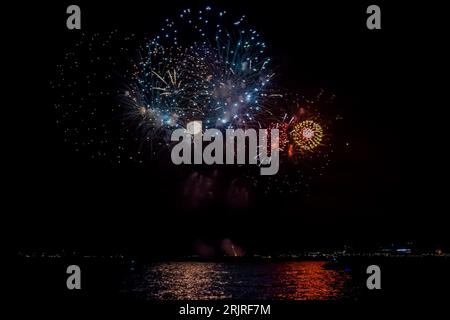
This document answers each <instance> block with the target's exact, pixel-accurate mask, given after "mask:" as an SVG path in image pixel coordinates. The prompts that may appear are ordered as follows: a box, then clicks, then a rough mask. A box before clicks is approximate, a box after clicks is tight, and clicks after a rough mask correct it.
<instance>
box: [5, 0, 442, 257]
mask: <svg viewBox="0 0 450 320" xmlns="http://www.w3.org/2000/svg"><path fill="white" fill-rule="evenodd" d="M377 3H379V4H380V6H381V8H382V30H375V31H370V30H367V29H366V26H365V19H366V14H365V8H366V7H367V5H369V4H372V3H368V2H367V3H366V2H360V3H359V4H357V3H353V4H351V3H347V2H345V3H344V2H342V3H339V4H337V3H335V2H332V1H329V2H328V1H327V2H325V1H319V2H317V1H301V2H298V1H296V3H295V4H294V3H293V1H268V2H264V3H263V2H261V1H238V2H237V1H236V2H234V1H210V2H204V1H192V6H191V7H196V6H204V5H206V4H211V5H213V6H216V7H220V8H223V9H225V10H227V11H229V12H231V13H235V12H236V16H238V15H240V14H246V16H247V18H248V19H249V20H250V21H251V23H252V25H253V26H255V27H256V28H257V29H258V31H259V32H260V33H261V34H262V35H263V36H264V38H265V40H266V42H267V44H268V46H269V53H270V55H271V56H272V57H273V59H274V60H275V61H276V63H277V70H276V73H277V74H279V78H278V79H277V81H278V82H279V83H280V84H281V83H282V84H283V86H284V87H285V88H287V89H289V90H291V91H296V92H302V93H304V94H305V95H308V96H315V95H317V93H318V92H320V90H321V89H323V90H324V92H325V94H326V95H335V97H336V98H335V100H334V102H333V104H332V105H330V106H327V117H329V119H330V122H332V124H333V125H332V126H331V129H330V141H331V143H332V144H333V153H332V155H331V156H330V157H331V159H330V160H331V161H330V164H329V166H328V167H327V168H326V169H325V170H324V171H323V174H322V175H320V176H314V178H313V179H312V180H311V183H310V184H309V186H308V188H305V189H304V190H303V189H302V191H300V192H297V193H295V192H294V193H292V192H281V194H280V193H271V194H269V195H266V194H262V193H260V192H258V191H255V190H253V191H251V192H250V198H251V200H250V202H249V204H248V205H245V206H234V205H231V204H230V203H229V202H227V201H226V200H224V198H226V196H224V194H226V192H227V191H226V190H227V189H226V187H225V186H224V185H227V186H229V179H228V174H229V173H228V170H231V171H233V169H228V168H227V169H226V170H225V169H223V168H217V169H218V170H219V177H218V178H214V179H215V180H214V183H216V184H217V188H218V189H219V191H218V193H217V194H218V196H216V197H214V198H213V199H212V200H210V201H207V203H206V204H204V205H203V204H202V205H199V206H194V205H192V202H189V203H187V202H186V196H183V191H182V190H183V183H182V181H181V180H180V178H179V177H180V175H179V171H180V169H179V168H175V166H174V165H172V164H171V163H170V162H167V163H161V161H159V162H156V163H155V162H151V161H149V162H146V163H145V164H143V165H142V164H139V163H135V162H132V161H124V162H123V163H121V164H118V163H117V162H114V161H110V160H111V159H110V158H108V157H96V158H94V159H92V158H91V157H90V153H89V152H84V151H81V152H77V151H76V150H74V147H73V145H71V144H70V143H66V142H65V141H64V134H63V130H62V129H61V127H60V126H58V125H57V119H58V113H57V111H55V108H54V103H55V99H58V97H56V96H55V91H54V90H52V88H51V83H52V81H54V80H55V78H57V74H58V73H57V67H56V66H57V64H60V63H63V61H64V60H63V58H64V54H65V53H66V52H67V51H68V50H70V48H71V46H73V44H74V43H75V42H77V41H78V40H80V37H81V35H80V34H81V33H80V32H79V31H70V30H67V29H66V25H65V20H66V17H67V15H66V14H65V10H66V7H67V5H69V3H58V4H39V5H38V4H34V5H33V7H32V8H28V9H23V10H20V11H18V12H22V13H21V14H20V16H21V20H22V21H23V20H25V21H27V24H20V25H17V24H16V22H17V21H15V22H14V23H13V22H11V23H10V26H11V27H10V30H11V31H10V32H11V34H10V37H11V46H10V48H9V50H8V51H10V53H11V54H12V59H14V61H16V60H17V62H14V63H11V64H10V65H9V67H10V68H11V67H12V70H11V71H12V76H11V77H9V78H8V80H7V82H9V84H11V85H12V91H10V93H8V95H7V97H8V98H6V99H4V101H5V102H4V106H5V108H7V109H8V111H10V110H11V112H12V113H13V115H12V116H11V117H6V118H5V119H4V121H3V124H4V127H5V126H6V134H5V135H4V138H6V140H7V141H8V146H11V151H10V152H9V153H8V154H7V158H8V162H9V160H11V162H10V163H8V165H7V167H6V171H7V174H8V176H9V177H8V179H7V181H8V187H7V191H6V192H7V193H6V196H7V201H8V202H9V201H11V203H12V205H11V206H9V208H8V209H7V210H6V211H5V216H6V217H7V219H8V220H10V222H11V224H12V226H13V230H14V235H13V239H12V240H13V242H14V245H15V246H17V249H22V248H30V249H47V248H48V249H52V248H56V249H57V248H74V249H80V250H97V249H98V250H121V251H125V252H146V253H148V252H150V253H152V254H155V255H156V254H161V253H167V252H173V253H186V252H191V250H192V248H193V246H194V244H195V243H196V241H200V240H201V241H205V242H211V243H215V242H216V241H220V240H221V239H225V238H229V239H232V240H233V241H235V242H236V243H239V244H240V245H241V246H243V247H244V248H246V250H248V251H252V250H254V251H258V250H260V251H269V252H270V251H288V250H301V249H304V248H313V247H319V248H320V247H339V246H341V245H343V244H351V245H353V246H355V247H363V248H365V247H373V246H377V245H380V244H385V243H390V242H405V241H414V242H416V243H418V245H423V246H428V245H430V246H431V247H435V246H444V247H449V243H448V239H446V238H448V237H446V233H447V227H446V226H445V223H444V218H445V213H446V211H447V210H446V209H445V207H442V206H441V204H442V202H443V200H442V199H443V193H444V187H442V189H441V187H439V184H444V185H445V181H446V180H444V176H443V172H442V171H441V170H440V169H439V168H440V167H441V165H443V163H444V159H443V157H441V155H440V154H441V152H442V151H443V148H445V144H442V143H441V142H440V140H441V139H442V137H443V134H442V131H444V128H443V127H441V126H440V125H438V122H440V121H442V119H441V118H440V116H439V115H440V109H442V108H444V104H442V103H441V105H439V106H438V105H434V103H432V102H431V98H432V97H434V96H435V95H436V93H438V92H441V89H440V86H442V84H441V85H438V84H437V83H438V80H437V78H436V76H435V73H437V72H440V71H439V70H442V67H443V66H442V65H441V64H440V62H439V61H440V58H441V57H443V56H444V54H443V52H442V51H436V50H435V45H434V41H433V40H434V38H436V39H441V40H439V41H442V39H443V38H440V36H439V34H438V32H428V31H426V30H425V27H424V24H425V23H422V24H419V23H417V24H416V23H414V21H415V19H414V18H413V17H416V15H414V14H413V11H414V12H416V10H417V9H419V8H408V7H406V6H402V5H400V4H399V5H398V6H393V5H392V4H387V3H380V2H377ZM70 4H72V3H70ZM80 7H81V10H82V32H83V33H84V34H85V35H87V36H90V35H91V34H94V33H99V34H107V33H108V32H110V31H112V30H119V31H120V33H121V34H134V37H135V38H136V39H143V38H144V37H151V36H154V35H155V34H156V33H157V32H158V28H159V26H160V25H161V23H162V22H163V21H164V19H165V18H166V17H172V16H175V15H176V14H177V13H178V12H179V11H180V10H182V9H184V8H185V7H187V4H186V1H151V2H148V3H144V2H142V1H132V2H130V1H127V2H126V3H122V4H111V3H109V2H99V3H97V4H96V5H93V4H91V3H88V2H83V1H82V2H81V3H80ZM424 11H425V10H424ZM16 12H17V11H16ZM424 15H426V12H424ZM418 20H421V19H418ZM421 21H423V20H421ZM30 24H31V25H34V26H30ZM428 26H429V25H428ZM12 30H14V33H12V32H13V31H12ZM16 31H17V33H16ZM435 31H436V30H435ZM128 43H129V42H128ZM436 43H439V42H436ZM115 49H118V48H117V47H116V48H115ZM112 50H114V46H113V49H112ZM130 50H131V49H130ZM81 74H82V72H80V75H81ZM80 81H82V79H81V76H80ZM97 85H98V89H99V90H100V89H101V90H103V89H105V90H108V86H109V85H110V83H109V82H107V81H105V82H101V83H98V84H97ZM91 89H92V90H94V91H95V89H96V87H95V86H94V87H93V88H88V86H86V87H84V89H82V90H80V92H79V93H78V94H80V95H84V94H86V93H87V91H89V90H91ZM99 100H100V102H99V103H98V105H97V106H96V107H97V108H98V109H101V108H110V106H109V105H108V101H107V99H99ZM5 104H6V105H5ZM336 116H339V119H340V120H336ZM117 132H120V130H119V131H117ZM117 132H116V133H114V134H117ZM116 138H117V136H115V137H113V138H112V140H114V139H116ZM187 170H189V169H187ZM199 170H200V171H201V172H204V174H205V175H211V174H212V172H213V171H214V170H213V169H211V168H200V169H199ZM227 179H228V180H227ZM258 179H264V177H258ZM442 180H444V181H442Z"/></svg>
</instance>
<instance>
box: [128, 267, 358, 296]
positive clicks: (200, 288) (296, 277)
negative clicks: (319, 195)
mask: <svg viewBox="0 0 450 320" xmlns="http://www.w3.org/2000/svg"><path fill="white" fill-rule="evenodd" d="M324 263H325V262H324V261H302V262H246V263H233V262H226V263H219V262H217V263H215V262H170V263H154V264H150V265H148V266H145V267H144V269H143V271H142V272H139V273H136V274H134V275H132V276H131V277H130V279H129V281H127V283H126V290H125V291H126V292H127V293H130V294H133V295H136V296H138V297H141V298H145V299H152V300H153V299H155V300H182V299H186V300H191V299H192V300H215V299H273V300H336V299H343V298H352V295H353V292H352V290H351V284H350V282H351V275H350V274H348V273H344V272H343V271H339V270H325V269H323V268H322V265H323V264H324Z"/></svg>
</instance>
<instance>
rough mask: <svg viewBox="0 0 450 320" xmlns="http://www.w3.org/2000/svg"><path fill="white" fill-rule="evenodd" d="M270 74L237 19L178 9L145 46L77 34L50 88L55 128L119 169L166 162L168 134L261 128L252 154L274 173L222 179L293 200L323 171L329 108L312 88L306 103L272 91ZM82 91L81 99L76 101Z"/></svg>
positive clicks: (259, 48) (263, 51)
mask: <svg viewBox="0 0 450 320" xmlns="http://www.w3.org/2000/svg"><path fill="white" fill-rule="evenodd" d="M144 39H145V38H144ZM94 52H95V53H94ZM274 70H277V68H276V61H275V60H273V59H272V58H271V57H270V56H269V55H268V47H267V44H266V42H265V40H264V39H263V37H262V35H261V34H260V33H259V32H258V31H257V30H256V28H254V27H252V26H251V25H250V24H249V23H248V21H247V18H246V16H245V15H242V16H240V17H238V18H235V17H233V15H232V14H230V13H228V12H226V11H223V10H215V9H213V8H211V7H209V6H207V7H204V8H202V9H200V10H193V9H185V10H182V11H181V12H180V13H179V14H178V15H175V16H174V17H172V18H168V19H165V20H164V22H163V25H162V26H161V28H160V30H159V32H158V33H157V34H152V35H151V36H150V37H149V38H146V39H145V40H143V37H139V36H136V35H134V34H133V35H123V34H119V33H118V32H117V31H114V32H111V33H107V34H104V35H101V34H94V35H92V36H90V37H89V36H87V35H84V34H82V39H81V40H80V41H79V42H78V43H77V44H76V48H75V50H72V51H71V52H69V53H68V54H66V57H65V61H64V63H62V64H61V65H59V66H58V72H59V74H58V77H57V79H56V80H55V81H54V82H53V83H52V87H53V88H54V89H55V90H57V91H58V93H59V95H58V100H57V101H56V103H55V108H56V111H57V114H58V120H57V122H58V125H59V126H60V127H62V128H63V130H64V134H65V141H66V142H69V143H72V144H73V145H74V146H75V150H77V151H83V152H86V153H87V154H88V155H89V156H90V157H91V158H93V159H95V158H101V159H107V160H108V161H110V162H112V163H114V164H119V165H122V164H124V163H125V162H127V163H128V162H131V163H136V162H138V163H139V164H141V165H146V163H147V162H148V163H154V160H155V159H156V161H158V159H164V160H167V157H168V155H169V154H170V147H171V145H172V142H171V141H170V136H171V133H172V132H173V130H175V129H178V128H185V129H187V130H188V131H189V132H195V134H198V133H201V132H199V130H200V131H201V130H207V129H210V128H216V129H219V130H221V131H224V130H226V129H256V130H258V129H267V130H268V135H269V137H270V135H271V131H272V130H274V129H277V130H278V131H279V135H278V140H277V143H276V144H275V145H267V146H262V145H261V146H259V148H267V150H266V151H267V152H266V153H265V154H267V156H268V157H270V156H271V150H273V148H274V147H276V146H278V148H279V150H278V151H279V154H280V172H279V174H278V175H277V176H276V177H273V178H267V179H265V181H266V182H267V183H262V182H261V181H260V179H259V177H257V176H255V175H254V174H253V173H251V170H252V169H248V170H247V169H246V168H245V169H236V175H237V176H236V177H233V176H232V175H230V179H231V178H233V179H240V178H242V177H246V179H247V181H248V182H249V184H250V185H253V186H255V187H257V188H263V189H264V191H265V192H268V191H272V190H278V191H280V192H284V191H286V190H287V191H288V192H300V191H301V190H302V189H303V187H304V186H305V185H307V184H308V181H309V180H310V178H311V176H312V172H314V174H316V173H317V172H321V171H322V169H324V168H325V167H326V166H327V165H328V163H329V158H328V154H329V152H330V150H331V149H330V144H329V136H330V132H329V125H330V123H329V121H327V120H326V118H327V117H326V116H324V114H323V113H322V112H321V110H320V109H321V108H322V106H323V105H325V104H327V103H329V102H330V101H326V103H324V100H325V99H324V91H323V90H322V89H321V90H320V92H319V94H318V95H317V96H315V97H313V98H309V99H308V98H305V97H304V96H303V95H301V94H299V93H293V92H289V90H286V89H282V83H281V82H280V80H279V75H276V74H275V71H274ZM80 74H81V75H82V78H81V79H82V80H83V81H80V80H79V79H80V78H79V75H80ZM83 83H84V84H83ZM85 85H86V86H87V87H88V89H87V91H88V94H87V95H84V96H80V95H78V92H79V91H80V90H86V88H84V86H85ZM93 85H95V86H96V88H97V90H98V91H97V92H93V90H91V89H90V87H91V86H93ZM328 100H332V98H330V97H328ZM99 104H102V105H110V106H111V107H108V108H103V109H101V110H100V108H98V107H97V105H99ZM197 123H201V124H202V126H200V127H197V126H192V124H197ZM189 126H191V127H189ZM199 128H200V129H199ZM79 137H82V138H79ZM268 141H270V139H269V140H268ZM261 151H262V150H261V149H260V150H259V151H258V154H261ZM161 161H162V160H160V162H161ZM268 162H270V159H269V158H267V159H262V161H261V163H268ZM240 170H241V171H242V170H243V171H244V173H242V172H241V171H240ZM188 174H192V173H188ZM244 184H245V183H244Z"/></svg>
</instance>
